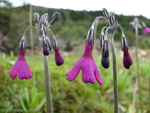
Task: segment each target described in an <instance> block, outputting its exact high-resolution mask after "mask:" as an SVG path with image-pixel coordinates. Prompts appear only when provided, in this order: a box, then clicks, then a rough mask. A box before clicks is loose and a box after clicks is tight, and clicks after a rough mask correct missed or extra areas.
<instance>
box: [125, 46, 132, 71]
mask: <svg viewBox="0 0 150 113" xmlns="http://www.w3.org/2000/svg"><path fill="white" fill-rule="evenodd" d="M132 64H133V61H132V58H131V56H130V54H129V52H128V47H127V49H126V50H124V51H123V65H124V67H125V68H126V69H129V68H130V66H131V65H132Z"/></svg>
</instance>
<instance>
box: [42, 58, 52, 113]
mask: <svg viewBox="0 0 150 113" xmlns="http://www.w3.org/2000/svg"><path fill="white" fill-rule="evenodd" d="M43 59H44V71H45V90H46V101H47V113H53V106H52V97H51V86H50V75H49V66H48V56H43Z"/></svg>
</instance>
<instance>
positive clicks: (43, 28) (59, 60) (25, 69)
mask: <svg viewBox="0 0 150 113" xmlns="http://www.w3.org/2000/svg"><path fill="white" fill-rule="evenodd" d="M59 18H60V14H59V13H58V12H55V13H54V14H53V15H52V17H51V19H50V20H49V16H48V14H47V13H45V14H43V15H42V16H41V17H40V16H39V13H34V22H35V26H29V27H28V28H27V29H26V30H25V31H24V34H23V36H22V39H21V41H20V44H19V57H18V59H17V61H16V63H15V64H14V66H13V67H12V69H11V70H10V72H9V75H10V77H11V78H15V77H16V76H17V74H18V77H19V78H20V79H28V78H32V74H31V71H30V68H29V65H28V64H27V61H26V59H25V52H26V40H25V39H26V38H25V35H26V32H27V31H28V29H30V28H35V29H37V32H38V35H39V40H40V42H41V46H42V50H43V59H44V71H45V89H46V101H47V113H53V107H52V98H51V87H50V75H49V65H48V55H49V54H50V51H51V49H52V48H53V49H54V51H55V62H56V65H57V66H60V65H62V64H63V63H64V58H63V56H62V54H61V52H60V50H59V46H58V43H57V40H56V38H55V36H54V33H53V31H52V30H51V29H50V26H52V25H54V24H55V23H56V22H57V21H58V20H59ZM48 31H50V32H51V34H52V38H53V42H52V44H51V42H50V40H49V38H48Z"/></svg>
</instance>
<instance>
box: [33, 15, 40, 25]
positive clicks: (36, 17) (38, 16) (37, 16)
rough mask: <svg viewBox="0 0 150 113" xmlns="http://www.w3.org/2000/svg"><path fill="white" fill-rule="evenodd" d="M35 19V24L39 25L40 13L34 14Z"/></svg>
mask: <svg viewBox="0 0 150 113" xmlns="http://www.w3.org/2000/svg"><path fill="white" fill-rule="evenodd" d="M33 17H34V22H35V24H37V23H38V22H39V18H40V15H39V13H34V14H33Z"/></svg>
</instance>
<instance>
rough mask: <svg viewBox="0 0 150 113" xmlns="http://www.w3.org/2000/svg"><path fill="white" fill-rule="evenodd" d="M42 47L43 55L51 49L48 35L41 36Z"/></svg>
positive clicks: (47, 53)
mask: <svg viewBox="0 0 150 113" xmlns="http://www.w3.org/2000/svg"><path fill="white" fill-rule="evenodd" d="M42 48H43V54H44V55H46V56H47V55H49V53H50V51H51V43H50V41H49V39H48V37H46V36H43V37H42Z"/></svg>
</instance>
